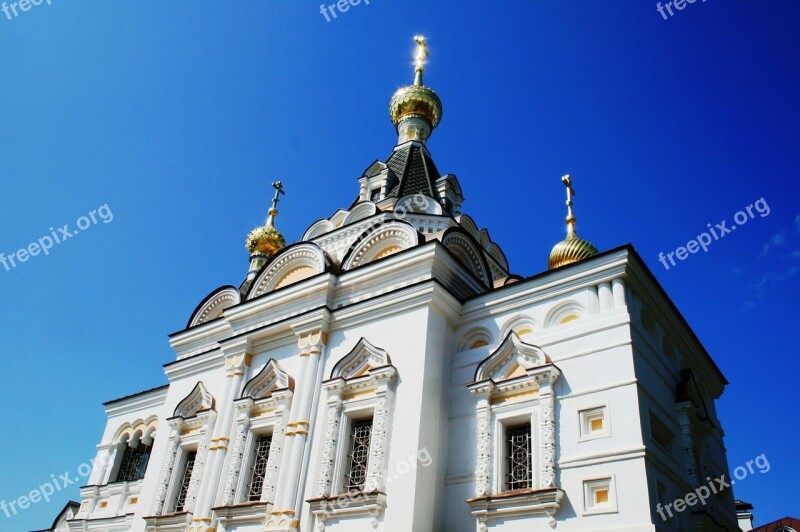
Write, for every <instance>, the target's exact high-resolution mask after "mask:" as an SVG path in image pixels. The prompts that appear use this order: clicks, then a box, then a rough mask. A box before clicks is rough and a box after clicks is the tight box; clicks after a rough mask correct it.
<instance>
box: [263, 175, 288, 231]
mask: <svg viewBox="0 0 800 532" xmlns="http://www.w3.org/2000/svg"><path fill="white" fill-rule="evenodd" d="M272 188H274V189H275V196H274V197H273V198H272V207H270V209H269V216H268V217H267V227H274V225H273V224H274V223H275V217H276V216H278V202H279V201H280V200H281V199H280V195H281V194H284V195H285V194H286V192H284V191H283V183H281V182H280V181H275V182H274V183H272Z"/></svg>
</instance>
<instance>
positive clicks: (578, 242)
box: [547, 233, 599, 270]
mask: <svg viewBox="0 0 800 532" xmlns="http://www.w3.org/2000/svg"><path fill="white" fill-rule="evenodd" d="M598 253H599V251H597V248H596V247H594V246H593V245H592V243H591V242H588V241H586V240H584V239H582V238H579V237H578V235H576V234H574V233H572V234H571V235H570V236H567V238H565V239H564V240H562V241H561V242H559V243H558V244H556V245H555V246H553V250H552V251H551V252H550V258H549V259H548V260H547V267H548V268H549V269H551V270H553V269H555V268H558V267H560V266H565V265H567V264H572V263H573V262H578V261H580V260H583V259H588V258H589V257H593V256H594V255H597V254H598Z"/></svg>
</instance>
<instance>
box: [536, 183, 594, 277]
mask: <svg viewBox="0 0 800 532" xmlns="http://www.w3.org/2000/svg"><path fill="white" fill-rule="evenodd" d="M561 182H562V183H564V186H565V187H567V238H565V239H564V240H562V241H561V242H559V243H558V244H556V245H555V246H553V249H552V250H551V251H550V258H549V259H548V261H547V265H548V268H550V269H551V270H553V269H555V268H558V267H559V266H564V265H566V264H572V263H573V262H578V261H580V260H583V259H586V258H588V257H592V256H594V255H597V253H598V251H597V248H596V247H594V246H593V245H592V243H591V242H588V241H586V240H584V239H582V238H579V237H578V235H577V234H575V214H574V213H573V212H572V197H573V196H574V195H575V189H573V188H572V178H571V177H570V176H569V174H567V175H565V176H562V177H561Z"/></svg>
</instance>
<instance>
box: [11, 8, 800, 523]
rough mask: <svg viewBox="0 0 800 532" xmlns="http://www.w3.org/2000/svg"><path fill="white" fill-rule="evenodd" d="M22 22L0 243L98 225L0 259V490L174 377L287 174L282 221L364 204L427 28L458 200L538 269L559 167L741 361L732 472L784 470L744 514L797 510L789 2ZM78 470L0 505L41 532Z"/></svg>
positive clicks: (794, 77)
mask: <svg viewBox="0 0 800 532" xmlns="http://www.w3.org/2000/svg"><path fill="white" fill-rule="evenodd" d="M48 1H49V3H48ZM10 13H11V14H10V15H9V16H10V17H11V19H9V16H6V15H5V14H3V13H2V12H0V102H1V103H0V108H1V109H2V110H1V111H0V131H2V136H3V139H2V141H1V142H0V179H2V185H3V187H2V194H0V252H3V253H4V254H5V255H6V256H8V255H10V254H11V253H13V252H15V251H16V250H18V249H20V248H23V247H28V246H29V244H31V243H36V242H38V241H39V239H40V238H42V237H44V236H47V235H51V230H50V227H53V232H55V234H56V235H57V236H58V235H59V234H60V233H59V228H61V227H62V226H63V225H64V224H68V225H69V230H70V231H71V232H74V230H75V228H76V227H77V225H76V224H78V223H80V224H81V225H82V226H83V227H84V228H85V229H84V230H82V231H79V232H78V234H77V235H73V236H72V237H71V238H69V239H68V240H65V241H63V242H62V243H60V244H53V246H52V248H51V249H49V250H48V255H44V254H43V253H42V252H41V250H39V251H38V254H37V255H36V256H32V257H27V260H26V261H25V262H22V263H17V265H16V267H10V268H9V271H6V269H5V268H4V267H3V266H2V265H0V294H2V305H0V360H2V375H3V386H2V387H0V401H1V402H2V405H3V406H4V411H3V416H2V417H3V426H4V431H3V432H4V433H3V437H2V438H0V499H5V500H12V499H16V498H17V497H19V496H20V495H24V494H25V493H27V492H29V491H30V490H32V489H34V488H36V487H37V486H38V485H40V484H42V483H44V482H46V481H48V480H50V478H51V474H52V475H56V476H57V475H60V474H62V473H64V472H68V471H69V472H71V476H72V477H74V476H76V474H77V473H76V472H77V471H78V468H79V466H80V465H81V464H82V463H84V462H85V461H87V460H88V459H90V458H91V457H93V456H94V454H95V446H96V445H97V444H98V442H99V438H100V436H101V432H102V430H103V427H104V423H105V416H104V412H103V408H102V405H101V403H102V402H103V401H107V400H110V399H114V398H117V397H120V396H124V395H128V394H130V393H134V392H138V391H141V390H144V389H148V388H151V387H154V386H158V385H161V384H164V383H165V382H166V378H165V376H164V373H163V369H162V364H164V363H166V362H169V361H171V360H172V359H173V354H172V352H171V349H170V347H169V344H168V342H167V337H166V335H167V334H168V333H171V332H174V331H177V330H180V329H182V328H183V327H184V326H185V325H186V321H187V320H188V318H189V316H190V314H191V312H192V310H193V309H194V308H195V306H196V305H197V304H198V303H199V302H200V301H201V300H202V299H203V297H205V296H206V295H207V294H208V293H209V292H210V291H211V290H213V289H214V288H216V287H218V286H220V285H224V284H238V283H239V282H240V281H241V280H242V279H243V277H244V275H245V273H246V270H247V266H248V261H247V253H246V251H245V249H244V247H243V244H244V238H245V236H246V234H247V232H248V231H249V230H250V229H251V228H253V227H254V226H256V225H258V224H261V223H263V220H264V218H265V216H266V211H267V208H268V205H269V198H270V196H271V190H270V188H269V183H270V182H271V181H274V180H277V179H280V180H282V181H283V182H284V185H285V188H286V191H287V195H286V196H285V198H284V200H283V201H282V202H281V204H280V207H281V209H280V210H281V212H280V215H279V217H278V225H279V227H280V228H281V229H282V230H283V232H284V234H285V235H286V236H287V240H289V241H293V240H296V239H298V238H299V237H300V235H302V233H303V231H304V230H305V229H306V228H307V227H308V226H309V225H310V224H311V223H313V222H314V221H315V220H317V219H319V218H322V217H325V216H328V215H330V214H331V213H332V212H333V211H334V210H335V209H337V208H340V207H347V206H349V205H350V203H351V202H352V200H353V199H354V197H355V195H356V194H357V192H358V184H357V182H356V179H357V178H358V177H359V176H360V175H361V172H362V171H363V170H364V169H365V168H366V167H367V166H369V164H370V163H371V162H372V161H374V160H375V159H377V158H382V159H385V158H386V157H387V156H388V155H389V153H390V152H391V149H392V147H393V146H394V144H395V141H396V135H395V132H394V130H393V128H392V125H391V123H390V122H389V119H388V116H387V106H388V102H389V98H390V96H391V94H392V93H393V92H394V90H395V89H396V88H398V87H399V86H402V85H405V84H408V83H410V82H411V81H412V66H411V60H412V59H411V57H412V49H413V42H412V39H411V37H412V36H413V35H414V34H416V33H422V34H424V35H426V36H427V37H428V39H429V46H430V51H431V56H430V61H429V66H428V70H427V73H426V77H425V81H426V84H428V85H430V86H431V87H433V88H434V89H435V90H436V91H437V93H438V94H439V95H440V96H441V98H442V100H443V103H444V117H443V121H442V124H441V126H440V127H439V128H438V129H437V130H436V131H435V132H434V134H433V136H432V138H431V140H430V142H429V148H430V150H431V152H432V154H433V157H434V160H435V161H436V164H437V166H438V167H439V170H440V171H441V172H442V173H455V174H457V175H458V177H459V180H460V182H461V184H462V186H463V189H464V194H465V196H466V197H467V201H466V203H465V205H464V212H466V213H468V214H470V215H471V216H473V217H474V218H475V220H476V221H477V222H478V223H479V224H480V225H481V226H485V227H487V228H488V229H489V230H490V232H491V234H492V237H493V238H494V240H495V241H497V242H498V243H499V244H500V245H501V246H502V247H503V249H504V250H505V252H506V254H507V256H508V258H509V261H510V263H511V266H512V270H513V271H514V272H515V273H518V274H521V275H525V276H527V275H532V274H536V273H539V272H540V271H542V270H543V269H544V268H545V267H546V259H547V255H548V252H549V249H550V247H551V246H552V245H553V244H554V243H555V242H557V241H558V240H560V239H561V238H563V217H564V214H565V213H564V190H563V186H562V184H561V183H560V180H559V177H560V176H561V175H562V174H565V173H570V174H572V176H573V179H574V183H575V188H576V190H577V193H578V194H577V197H576V198H575V201H576V203H575V208H576V214H577V217H578V233H579V234H580V235H581V236H583V237H585V238H587V239H590V240H591V241H592V242H593V243H594V244H595V245H596V246H597V247H598V248H600V249H601V250H605V249H610V248H612V247H616V246H618V245H621V244H624V243H626V242H631V243H632V244H633V245H634V246H635V247H636V249H637V250H638V252H639V253H640V254H641V256H642V257H643V258H644V260H645V261H646V262H647V264H648V265H649V267H650V268H651V269H652V271H653V272H654V274H655V275H656V277H657V278H658V279H659V281H660V282H661V283H662V284H663V286H664V287H665V289H666V290H667V292H668V293H669V294H670V296H671V297H672V298H673V300H674V301H675V303H676V304H677V306H678V307H679V309H680V310H681V311H682V312H683V314H684V316H685V317H686V319H687V320H688V321H689V323H690V324H691V325H692V326H693V328H694V330H695V331H696V332H697V334H698V336H699V337H700V338H701V340H702V341H703V343H704V344H705V346H706V347H707V349H708V351H709V352H710V353H711V354H712V356H713V357H714V358H715V360H716V361H717V363H718V365H719V366H720V368H721V369H722V371H723V372H724V373H725V375H726V376H727V378H728V380H729V381H730V385H729V386H728V388H727V390H726V392H725V394H724V396H723V398H722V399H721V400H720V402H719V414H720V416H721V418H722V421H723V425H724V428H725V443H726V445H727V447H728V459H729V464H730V467H731V468H734V467H736V466H739V465H743V464H744V463H745V462H746V461H747V460H750V459H753V458H754V457H756V456H758V455H761V454H762V453H765V454H766V457H767V458H768V460H769V463H770V466H771V468H770V471H769V472H768V473H765V474H755V475H753V476H750V477H749V478H747V479H746V480H742V481H741V482H738V483H737V484H736V486H735V495H736V497H737V498H741V499H745V500H748V501H750V502H752V503H753V504H754V505H755V507H756V514H755V515H756V522H757V523H765V522H768V521H770V520H773V519H777V518H779V517H782V516H784V515H790V514H793V515H795V516H798V514H800V508H798V505H797V501H798V500H799V499H800V488H798V484H797V482H796V479H797V475H798V460H797V451H796V449H797V441H798V437H800V432H799V431H798V423H797V407H798V398H799V397H800V392H798V386H797V369H798V362H797V357H798V347H797V346H798V344H797V342H796V340H794V339H793V337H792V336H791V335H792V334H793V331H794V330H795V327H796V326H797V324H796V320H797V318H798V295H800V290H799V289H800V275H798V267H800V206H798V196H800V194H798V187H797V184H796V181H797V179H798V167H800V164H799V163H800V150H799V149H798V147H799V146H800V142H799V141H800V125H799V124H800V98H798V95H800V69H799V68H798V66H799V65H798V58H800V32H798V31H797V26H798V23H800V3H798V2H796V1H794V0H770V1H759V2H756V1H746V0H708V1H707V2H699V1H698V2H696V3H694V4H687V5H686V7H685V8H684V9H683V10H682V11H674V15H673V16H672V17H669V15H668V14H667V15H666V16H667V17H668V19H667V20H665V19H664V18H663V17H662V15H660V14H659V13H658V11H657V10H656V5H655V2H653V1H643V0H615V1H614V2H608V1H605V2H601V1H578V0H571V1H561V2H544V1H537V2H531V1H529V0H517V1H508V2H470V1H464V0H459V1H455V0H448V1H442V0H436V1H435V2H430V1H428V2H422V1H401V0H371V1H370V3H369V4H365V3H363V2H362V3H361V4H360V5H358V6H356V7H352V8H350V10H349V11H347V12H345V13H338V14H337V18H336V19H332V20H331V21H330V22H328V21H326V19H325V17H324V16H323V15H322V14H321V13H320V10H319V3H318V2H309V1H306V0H286V1H278V0H239V1H236V2H218V1H214V2H212V1H209V0H192V2H185V1H177V0H164V1H161V2H134V1H131V0H128V1H126V2H107V1H100V0H93V1H89V0H85V1H81V2H78V1H73V0H70V1H62V0H46V1H45V2H44V3H42V4H41V5H39V6H32V5H31V7H30V9H29V10H28V11H25V12H22V11H18V16H16V17H14V16H13V12H10ZM329 17H330V15H329ZM761 198H763V202H762V204H761V205H767V206H768V207H769V211H768V212H769V214H768V215H765V216H761V215H760V214H759V212H758V211H756V210H754V208H751V211H753V213H754V215H755V216H754V217H753V218H748V221H747V222H746V223H745V224H744V225H742V226H740V227H738V228H737V230H735V231H731V232H730V233H728V234H726V235H725V236H724V237H722V238H720V239H719V240H715V241H713V242H712V243H711V244H710V246H708V250H707V252H703V251H702V250H700V251H698V252H697V253H695V254H691V255H688V257H687V258H685V260H683V261H680V260H678V259H677V258H676V259H674V260H676V261H677V262H676V265H675V266H671V265H670V269H669V270H667V269H665V267H664V266H663V265H662V264H661V263H660V262H659V259H658V254H659V253H660V252H663V253H669V252H671V251H672V252H674V251H675V250H676V248H678V247H679V246H685V245H686V243H687V242H688V241H689V240H691V239H693V238H695V237H696V235H698V234H700V233H702V232H703V231H705V230H706V228H707V224H712V226H714V225H715V224H718V223H719V222H721V221H723V220H726V221H727V227H731V225H733V223H734V222H733V218H734V215H736V213H737V212H738V211H740V210H744V209H746V207H747V206H750V205H754V204H755V202H756V201H757V200H759V199H761ZM104 205H105V206H106V207H102V206H104ZM93 210H96V211H97V212H96V213H95V215H94V216H95V221H96V223H92V221H91V218H90V214H89V213H90V212H91V211H93ZM762 210H764V211H765V212H766V209H763V208H762ZM84 215H85V216H87V218H85V219H81V216H84ZM112 217H113V218H112ZM740 218H741V217H740ZM50 238H53V237H52V236H50ZM43 244H44V245H47V240H44V241H43ZM36 251H37V250H36V248H34V252H36ZM667 264H668V265H669V263H667ZM84 480H85V479H84ZM76 486H77V484H75V485H72V486H70V487H68V488H66V489H65V490H63V491H61V492H59V493H57V494H56V496H55V499H54V500H53V501H52V502H50V503H45V502H40V503H38V504H36V505H34V506H33V507H31V508H29V509H27V510H25V511H23V512H22V513H21V514H19V515H17V516H14V518H13V519H7V518H6V516H5V515H3V514H2V513H0V530H12V531H18V530H29V529H31V528H41V527H45V526H49V524H50V522H51V521H52V519H53V517H54V516H55V514H56V513H57V512H58V511H59V510H60V508H61V506H63V504H64V503H65V502H66V501H67V500H68V499H69V498H72V499H77V498H78V490H77V487H76Z"/></svg>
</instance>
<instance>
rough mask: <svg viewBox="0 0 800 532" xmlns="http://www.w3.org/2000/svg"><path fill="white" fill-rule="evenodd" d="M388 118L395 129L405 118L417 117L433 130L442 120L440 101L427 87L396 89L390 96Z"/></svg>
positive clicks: (413, 86)
mask: <svg viewBox="0 0 800 532" xmlns="http://www.w3.org/2000/svg"><path fill="white" fill-rule="evenodd" d="M389 116H390V117H391V119H392V123H393V124H394V125H395V127H396V126H397V124H398V123H399V122H400V120H401V119H402V118H404V117H406V116H419V117H422V118H424V119H425V120H427V121H428V122H429V123H430V125H431V128H435V127H436V126H438V125H439V122H441V120H442V101H441V100H440V99H439V96H437V95H436V93H435V92H433V90H432V89H430V88H428V87H424V86H419V85H409V86H408V87H403V88H401V89H398V90H397V92H395V93H394V95H393V96H392V100H391V102H389Z"/></svg>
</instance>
